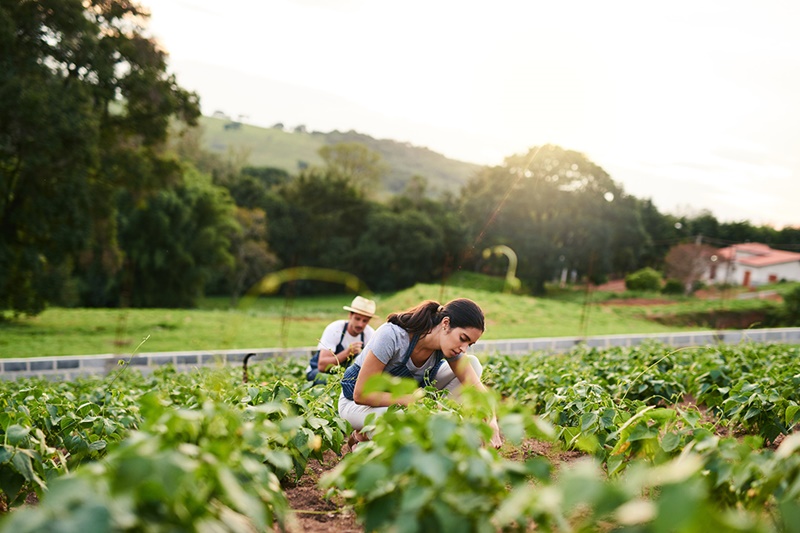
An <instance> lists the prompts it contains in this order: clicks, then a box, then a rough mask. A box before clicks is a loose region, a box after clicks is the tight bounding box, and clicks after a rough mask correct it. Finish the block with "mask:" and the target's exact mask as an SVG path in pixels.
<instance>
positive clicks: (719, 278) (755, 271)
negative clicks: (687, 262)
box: [703, 262, 800, 285]
mask: <svg viewBox="0 0 800 533" xmlns="http://www.w3.org/2000/svg"><path fill="white" fill-rule="evenodd" d="M747 272H750V281H749V285H764V284H766V283H775V282H777V281H780V280H782V279H785V280H786V281H800V262H792V263H780V264H777V265H768V266H763V267H751V266H747V265H741V264H736V263H732V264H730V265H729V264H727V263H724V262H723V263H720V264H718V265H717V268H716V276H715V278H714V279H711V269H710V268H709V270H707V271H706V273H705V274H704V276H703V281H705V282H706V283H733V284H735V285H745V284H746V283H745V282H746V281H747V274H746V273H747ZM770 276H774V278H775V279H774V281H773V280H770Z"/></svg>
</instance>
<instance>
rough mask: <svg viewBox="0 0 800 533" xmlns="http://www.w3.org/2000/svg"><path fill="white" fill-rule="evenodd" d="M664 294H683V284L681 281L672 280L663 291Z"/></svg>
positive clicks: (668, 281)
mask: <svg viewBox="0 0 800 533" xmlns="http://www.w3.org/2000/svg"><path fill="white" fill-rule="evenodd" d="M661 292H663V293H664V294H683V283H681V281H680V280H679V279H674V278H670V279H668V280H667V281H666V282H665V283H664V288H663V289H661Z"/></svg>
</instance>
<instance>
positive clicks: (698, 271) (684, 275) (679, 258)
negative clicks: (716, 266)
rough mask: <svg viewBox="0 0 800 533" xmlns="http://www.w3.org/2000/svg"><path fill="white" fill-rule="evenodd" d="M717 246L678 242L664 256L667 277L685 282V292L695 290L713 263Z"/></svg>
mask: <svg viewBox="0 0 800 533" xmlns="http://www.w3.org/2000/svg"><path fill="white" fill-rule="evenodd" d="M715 252H716V248H714V247H713V246H708V245H704V244H699V243H698V244H688V243H685V244H678V245H676V246H673V247H672V248H670V250H669V252H668V253H667V256H666V257H665V258H664V266H665V269H666V272H667V277H669V278H672V279H677V280H678V281H680V282H681V283H682V284H683V290H684V293H685V294H689V293H691V292H692V290H693V285H694V284H695V283H696V282H697V281H699V280H700V279H701V278H702V277H703V274H704V273H705V272H706V270H708V266H709V265H710V264H711V257H712V256H713V255H714V253H715Z"/></svg>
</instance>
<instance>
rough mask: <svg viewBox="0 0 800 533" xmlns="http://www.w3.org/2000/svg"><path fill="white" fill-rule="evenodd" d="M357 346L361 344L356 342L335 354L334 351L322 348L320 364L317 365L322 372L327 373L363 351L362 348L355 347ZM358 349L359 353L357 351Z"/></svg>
mask: <svg viewBox="0 0 800 533" xmlns="http://www.w3.org/2000/svg"><path fill="white" fill-rule="evenodd" d="M355 344H358V345H360V344H361V343H360V342H354V343H353V344H351V345H349V346H345V348H344V350H342V351H341V352H339V353H333V350H331V349H329V348H322V349H321V350H320V351H319V362H318V363H317V368H319V371H320V372H327V371H328V370H330V369H331V368H332V367H334V366H336V365H340V364H342V363H344V362H345V361H347V360H348V359H349V358H350V357H354V356H355V355H357V354H358V352H360V351H361V347H360V346H354V345H355ZM356 349H357V351H356Z"/></svg>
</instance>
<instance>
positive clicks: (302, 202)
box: [263, 169, 371, 288]
mask: <svg viewBox="0 0 800 533" xmlns="http://www.w3.org/2000/svg"><path fill="white" fill-rule="evenodd" d="M263 208H264V211H265V212H266V213H267V218H268V220H269V239H268V241H269V244H270V248H271V249H272V251H273V252H274V253H275V254H276V255H277V256H278V258H279V260H280V262H281V264H282V265H284V266H286V267H293V266H313V267H323V268H332V269H337V270H343V271H346V272H354V261H355V259H354V257H353V249H354V248H355V244H356V241H357V240H358V238H359V236H360V234H361V233H362V232H363V230H364V226H365V224H366V220H367V215H368V212H369V210H370V208H371V205H370V204H369V203H368V202H366V201H365V200H364V199H363V198H362V197H361V196H360V195H359V194H358V192H357V191H356V190H355V188H354V187H353V184H352V183H351V182H350V180H348V179H347V178H345V177H342V176H340V175H338V174H334V173H331V172H326V171H323V170H321V169H310V170H308V171H306V172H303V173H301V174H300V175H298V176H297V177H295V178H294V179H293V180H291V181H289V182H288V183H286V184H285V185H282V186H278V187H276V188H275V189H274V190H272V191H270V192H269V193H268V194H267V197H266V201H265V205H264V206H263ZM306 285H307V284H306ZM317 288H321V287H317Z"/></svg>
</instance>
